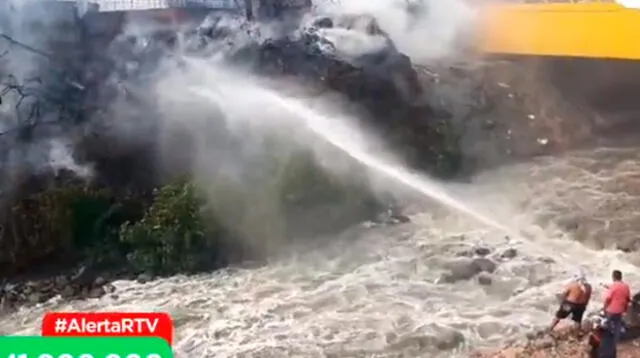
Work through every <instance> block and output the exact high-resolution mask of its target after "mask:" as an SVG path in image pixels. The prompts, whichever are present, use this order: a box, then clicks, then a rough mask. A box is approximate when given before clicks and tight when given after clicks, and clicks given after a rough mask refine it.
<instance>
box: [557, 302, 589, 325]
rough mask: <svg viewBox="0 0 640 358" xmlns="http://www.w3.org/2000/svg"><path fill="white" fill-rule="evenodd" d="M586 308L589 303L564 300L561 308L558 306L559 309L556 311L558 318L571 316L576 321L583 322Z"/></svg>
mask: <svg viewBox="0 0 640 358" xmlns="http://www.w3.org/2000/svg"><path fill="white" fill-rule="evenodd" d="M586 309H587V305H585V304H578V303H573V302H567V301H564V302H562V303H561V304H560V308H558V311H557V312H556V318H558V319H565V318H567V317H569V316H571V319H572V320H573V321H574V322H576V323H581V322H582V317H583V316H584V311H585V310H586Z"/></svg>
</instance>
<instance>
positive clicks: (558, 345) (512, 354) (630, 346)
mask: <svg viewBox="0 0 640 358" xmlns="http://www.w3.org/2000/svg"><path fill="white" fill-rule="evenodd" d="M587 339H588V337H587V335H586V334H585V333H584V332H580V333H578V334H575V333H572V332H571V330H569V329H566V328H565V329H559V330H558V331H556V332H554V333H553V334H551V335H548V336H542V337H530V338H527V340H526V342H524V343H521V344H514V345H509V346H506V347H503V348H501V349H497V350H488V351H482V352H475V353H473V354H472V355H471V356H470V358H587V357H589V347H588V343H587ZM617 356H618V358H636V357H639V356H640V339H635V340H626V341H624V342H622V343H620V344H619V345H618V355H617Z"/></svg>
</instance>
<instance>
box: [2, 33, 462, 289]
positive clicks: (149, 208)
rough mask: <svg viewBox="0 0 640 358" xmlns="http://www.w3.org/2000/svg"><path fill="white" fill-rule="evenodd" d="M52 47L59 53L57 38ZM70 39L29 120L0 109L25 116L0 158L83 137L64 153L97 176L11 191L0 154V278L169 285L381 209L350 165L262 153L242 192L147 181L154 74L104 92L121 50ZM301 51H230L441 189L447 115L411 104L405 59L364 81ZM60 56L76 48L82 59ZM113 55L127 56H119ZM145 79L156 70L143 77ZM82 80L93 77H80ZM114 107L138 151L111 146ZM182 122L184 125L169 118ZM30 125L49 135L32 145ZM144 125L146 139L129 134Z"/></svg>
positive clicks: (17, 89) (236, 185)
mask: <svg viewBox="0 0 640 358" xmlns="http://www.w3.org/2000/svg"><path fill="white" fill-rule="evenodd" d="M76 30H79V29H76ZM81 33H82V36H89V35H90V34H88V33H85V32H81ZM49 35H50V36H51V39H56V40H59V39H58V38H57V35H56V32H55V31H53V30H52V32H51V33H50V34H49ZM114 35H115V33H114ZM78 36H79V37H80V40H77V39H75V37H74V38H72V37H71V36H67V37H65V36H59V37H60V38H67V39H68V41H69V43H64V44H59V43H58V41H55V44H56V45H55V46H54V47H53V48H47V50H50V51H49V52H50V53H51V54H52V55H51V56H52V59H62V58H64V59H66V57H64V56H65V55H68V56H74V57H73V59H68V61H67V60H65V61H58V62H63V63H66V64H67V67H69V68H66V70H67V71H60V68H55V67H53V65H51V64H53V63H58V62H56V61H50V62H49V65H44V64H42V65H39V66H42V68H39V69H38V73H39V74H41V75H42V76H43V78H45V80H44V81H42V82H43V83H44V84H42V85H41V86H40V87H42V88H40V87H38V88H39V90H38V91H34V93H36V95H37V96H39V97H38V99H37V100H36V101H35V102H33V103H35V104H34V105H33V108H26V107H24V106H23V108H22V110H20V108H18V105H17V104H15V103H13V102H12V101H10V100H6V98H5V99H3V103H0V105H3V106H4V107H3V108H2V109H8V108H9V107H8V106H11V105H15V106H16V108H17V112H23V113H22V114H23V115H24V114H27V115H28V116H29V120H26V121H25V123H24V124H23V125H21V126H20V125H19V126H18V127H17V129H16V130H13V131H12V132H11V133H10V135H9V134H7V133H6V132H5V133H0V149H3V151H4V152H8V151H9V150H8V148H9V149H11V150H13V149H12V148H18V149H17V150H16V152H17V153H18V154H17V155H18V156H20V155H22V151H23V149H24V148H29V147H30V146H38V145H39V141H40V140H42V138H46V139H51V138H52V137H53V138H55V137H56V136H58V135H60V133H65V136H66V134H69V132H73V133H72V135H69V136H70V137H71V136H73V135H75V136H76V139H78V138H77V137H80V140H78V141H77V142H78V143H76V148H74V149H75V151H74V154H76V155H77V156H78V157H80V158H81V159H82V160H83V162H85V163H90V164H92V165H95V166H96V167H97V168H98V170H97V171H96V175H95V176H94V177H93V178H91V182H90V183H88V182H86V181H84V180H82V178H77V177H75V176H73V174H72V173H65V172H62V173H54V172H47V173H40V172H35V171H30V170H25V171H24V172H21V173H20V175H18V176H17V177H16V178H17V179H16V180H13V177H14V176H15V175H14V173H7V172H5V171H8V170H13V169H8V168H10V167H9V165H5V164H6V163H8V162H9V159H7V158H10V157H11V156H10V155H6V156H2V155H0V179H4V178H9V177H11V178H12V180H11V182H10V183H9V184H8V185H7V184H6V183H5V181H4V180H0V185H1V186H2V187H0V190H3V192H2V193H1V194H2V195H3V196H2V197H0V276H2V275H3V274H8V275H14V274H16V273H21V272H29V271H32V270H33V269H34V268H36V267H47V266H49V265H54V266H56V267H59V265H60V264H62V265H63V266H64V265H65V264H66V265H69V266H75V265H77V264H78V263H81V262H82V263H85V264H89V265H90V266H93V267H100V268H104V269H107V270H111V269H114V268H115V269H116V270H118V271H120V270H125V271H127V272H131V273H138V272H150V273H154V274H167V275H168V274H173V273H177V272H198V271H202V270H210V269H214V268H217V267H220V266H224V265H227V264H229V263H230V262H234V261H237V260H242V259H245V258H250V259H259V258H262V257H264V256H265V255H271V254H273V253H277V252H278V251H279V250H281V249H282V247H285V246H287V245H289V244H291V241H292V240H294V238H295V239H296V240H299V239H302V238H311V239H313V238H314V237H318V236H321V235H326V234H330V233H332V232H337V231H340V230H342V229H344V228H346V227H347V226H349V225H352V224H354V223H357V222H359V221H363V220H366V219H370V218H372V217H374V216H375V215H376V214H377V213H379V211H380V209H381V206H383V205H384V204H383V203H381V202H380V200H379V199H378V198H377V197H376V195H375V194H374V193H373V192H372V191H371V189H370V188H369V186H368V183H367V179H366V175H365V174H366V173H364V170H365V169H363V168H362V167H360V166H358V165H357V164H355V163H351V164H350V165H348V166H347V167H348V169H347V170H346V171H348V172H349V175H347V176H343V175H333V174H331V172H330V171H327V170H326V169H325V168H323V167H322V166H321V165H320V163H318V161H317V160H316V158H315V157H314V156H313V155H312V154H311V153H309V152H307V151H304V150H301V149H299V148H298V149H296V150H294V151H289V150H285V151H284V152H282V151H279V150H273V149H271V148H264V155H263V156H262V157H261V158H260V160H257V164H256V165H255V167H256V168H258V169H256V168H252V170H251V173H252V174H251V175H252V176H250V177H248V178H246V179H244V178H243V180H242V181H241V182H238V181H236V180H233V179H231V178H227V177H225V176H224V175H221V174H219V173H209V174H210V176H209V177H206V178H203V177H202V175H200V176H194V177H192V176H184V170H177V172H178V173H176V172H172V173H169V175H178V176H180V178H177V179H176V178H173V179H171V180H166V179H165V177H164V176H161V175H156V173H152V171H153V169H151V168H153V167H154V165H155V164H157V163H156V162H155V159H158V158H156V156H157V155H158V154H157V149H158V147H159V146H161V144H165V143H158V142H157V140H158V141H161V140H162V139H157V138H156V137H155V136H156V135H157V134H158V133H157V131H159V129H158V127H161V125H160V123H159V122H160V118H163V117H166V116H169V115H168V114H166V113H158V112H159V111H160V109H159V108H158V103H156V102H154V101H149V102H147V99H146V96H144V95H140V94H139V93H137V92H136V91H135V89H136V88H138V90H139V88H147V87H145V86H147V85H148V84H147V83H146V82H144V81H146V80H145V78H148V77H153V76H152V75H154V74H155V73H153V71H151V70H149V71H151V74H146V73H145V76H143V75H142V74H139V73H134V74H130V73H125V74H121V75H122V76H124V77H123V78H119V79H118V80H114V78H118V77H117V76H118V74H119V73H120V72H123V71H120V70H117V68H116V67H117V66H116V67H109V66H115V64H114V62H117V61H113V59H111V58H108V55H105V54H104V48H108V47H109V46H108V45H109V44H111V45H113V43H114V42H117V41H118V39H114V38H109V36H104V37H101V38H99V39H95V38H90V37H87V38H83V37H82V36H80V34H79V35H78ZM120 40H123V41H122V42H121V43H117V45H118V46H121V47H122V48H119V47H118V46H114V48H119V50H118V51H121V52H123V53H125V54H128V55H130V57H131V58H132V59H133V60H132V61H134V60H135V61H134V62H138V64H145V63H155V61H157V60H158V52H157V48H156V47H157V46H156V47H154V46H148V47H145V48H144V49H140V48H138V47H135V44H136V42H135V41H129V40H131V39H126V38H125V39H120ZM211 40H212V39H206V41H205V42H207V41H211ZM307 40H309V41H307ZM311 40H313V39H302V40H298V41H297V42H296V43H294V42H295V41H294V40H292V39H289V40H286V41H289V42H286V41H285V42H284V43H267V44H261V45H258V44H256V46H257V47H256V51H255V53H246V51H240V52H241V53H242V56H243V58H245V59H246V61H247V62H251V63H253V62H255V63H258V64H260V66H257V68H256V69H255V71H256V72H257V73H260V74H263V75H267V76H278V75H285V76H292V77H296V78H303V79H304V78H306V79H307V80H308V81H311V82H312V83H315V84H316V85H317V86H318V87H321V88H326V89H328V90H331V91H335V92H339V93H341V94H342V95H344V97H345V98H347V99H348V100H349V101H350V102H351V103H354V104H356V105H358V106H359V108H362V109H364V110H365V112H364V113H365V115H363V117H364V118H365V120H366V121H367V124H369V125H371V126H372V127H374V128H375V131H376V133H377V134H379V135H380V136H381V137H382V138H385V139H386V141H387V142H388V143H390V145H391V146H392V147H393V148H394V149H396V150H397V151H398V152H399V154H400V156H401V157H402V158H403V159H404V160H405V161H406V162H407V163H408V164H409V165H410V166H411V167H413V168H417V169H420V170H424V171H428V172H430V173H432V174H436V175H443V176H444V175H446V176H451V175H455V174H456V173H457V172H458V170H459V167H460V162H461V157H460V151H459V144H458V138H457V136H456V134H455V133H454V132H453V131H452V130H451V127H450V125H449V123H448V121H447V114H446V113H444V114H443V113H435V112H434V111H433V109H432V108H430V107H429V106H427V105H417V104H415V103H420V101H417V100H416V98H418V97H420V96H421V95H422V90H421V88H420V84H419V83H417V78H416V74H415V71H414V70H413V68H412V66H411V62H410V61H409V60H408V58H406V56H404V55H402V54H400V53H398V52H397V51H395V50H393V51H389V52H385V53H381V54H380V55H381V56H382V58H384V59H386V60H385V61H383V62H384V63H385V65H384V66H386V67H384V68H385V69H384V70H381V68H380V63H379V62H380V61H379V59H378V57H377V56H374V57H375V58H371V59H370V61H371V63H372V65H371V66H370V69H367V70H365V69H364V68H360V67H358V66H354V65H351V64H349V63H348V62H346V61H340V60H338V59H335V58H332V57H330V56H326V55H324V54H323V53H322V52H319V51H316V50H315V49H314V48H313V46H309V44H311V43H314V41H311ZM78 41H79V42H78ZM83 41H86V42H83ZM96 41H97V42H96ZM157 41H160V40H158V39H150V44H154V43H155V42H157ZM291 41H294V42H291ZM96 43H99V44H101V45H96ZM63 45H64V46H63ZM156 45H158V44H156ZM161 45H167V44H161ZM161 47H162V46H161ZM68 49H75V50H77V51H78V52H80V53H81V54H82V56H78V55H77V53H76V52H74V51H67V50H68ZM143 50H144V51H143ZM127 51H129V52H131V53H128V52H127ZM140 51H142V53H141V52H140ZM145 51H146V52H145ZM249 52H250V51H249ZM9 55H10V54H9ZM117 56H123V54H122V53H120V52H118V53H117ZM242 56H241V57H242ZM125 57H126V56H125ZM118 58H119V57H118ZM235 62H237V61H234V63H235ZM0 64H1V63H0ZM118 65H122V64H118ZM47 66H52V67H51V68H48V67H47ZM92 66H94V67H95V68H93V67H92ZM0 67H1V66H0ZM103 67H104V68H103ZM146 67H153V66H151V65H149V66H140V68H143V69H144V68H146ZM89 68H92V70H90V71H87V69H89ZM373 70H375V71H376V74H375V75H374V73H372V72H371V71H373ZM378 74H383V76H378ZM45 75H46V76H45ZM72 75H73V76H72ZM136 75H139V76H138V77H139V78H137V77H136ZM147 75H148V76H147ZM96 76H97V77H96ZM5 77H7V74H6V73H4V74H3V73H1V72H0V78H2V79H6V78H5ZM14 80H15V79H14ZM119 81H120V82H124V83H128V84H131V86H123V87H126V88H128V89H131V91H125V92H126V93H124V94H123V93H122V88H120V86H119V85H116V84H117V83H120V82H119ZM76 82H78V83H85V84H87V83H88V84H90V85H89V86H86V87H85V88H83V89H82V90H79V89H78V88H77V87H76V86H74V85H73V83H76ZM399 82H400V83H401V84H398V83H399ZM24 86H25V85H24V84H17V83H15V84H14V83H12V84H11V85H7V86H6V88H2V94H3V95H4V94H6V93H7V91H10V92H11V93H17V94H16V96H18V95H19V96H18V97H17V98H18V100H17V101H15V102H17V103H18V104H19V103H21V102H22V99H24V94H23V92H24V91H22V89H23V87H24ZM400 87H402V88H405V91H401V90H400ZM404 92H407V93H404ZM51 94H56V96H52V95H51ZM40 97H41V98H40ZM111 102H116V104H117V105H118V106H120V105H122V106H123V107H124V108H127V109H129V110H130V111H123V112H124V114H123V115H125V116H131V117H130V118H124V119H122V118H118V121H119V122H120V123H122V122H126V123H127V126H131V127H132V128H134V127H135V128H134V129H131V130H130V132H136V133H139V132H143V133H145V136H144V138H136V139H135V140H134V141H136V143H135V144H131V143H125V142H127V140H130V138H117V136H116V138H113V137H110V134H109V133H108V132H109V130H110V129H111V128H110V125H111V124H112V123H113V122H115V121H116V120H115V119H113V118H105V117H110V116H113V117H117V116H118V115H121V114H119V113H116V114H114V113H110V112H109V110H108V109H109V108H110V103H111ZM25 103H31V102H29V101H26V102H25ZM10 112H11V110H7V111H6V113H5V112H0V121H2V122H3V123H4V121H5V120H6V122H7V123H9V122H10V123H13V121H15V120H16V118H20V116H19V115H18V114H16V115H14V116H12V115H11V114H10ZM43 113H47V115H49V116H51V117H55V116H57V118H58V119H57V120H56V121H54V122H47V121H42V122H39V120H40V117H38V116H42V117H44V114H43ZM189 113H191V112H189ZM367 113H368V114H367ZM32 115H33V116H32ZM181 115H188V114H185V113H179V114H176V116H181ZM23 117H24V116H23ZM32 117H33V118H32ZM184 119H189V120H191V119H192V118H182V119H181V120H180V122H181V121H182V120H184ZM101 121H104V122H105V123H101ZM34 123H36V124H38V126H40V127H41V128H42V127H47V128H44V129H42V130H41V131H40V132H39V131H38V130H36V129H35V127H36V124H34ZM42 123H48V124H42ZM145 125H148V127H149V128H146V127H145V128H143V129H141V128H140V127H136V126H145ZM51 128H54V129H53V130H49V129H51ZM56 130H57V132H56ZM213 132H215V133H214V134H216V135H217V136H219V137H216V138H207V141H210V142H215V141H219V142H227V138H223V134H222V132H223V129H222V128H217V127H216V129H215V130H214V131H213ZM105 133H106V134H105ZM120 134H122V133H120ZM200 134H202V133H200ZM127 135H129V133H126V135H123V137H127ZM207 135H208V134H207ZM132 136H133V135H132ZM171 137H172V140H175V141H177V142H180V143H179V145H177V146H176V148H172V149H175V150H176V151H179V152H180V154H183V153H187V152H189V149H188V147H189V146H190V144H192V142H193V140H192V139H193V138H190V137H188V136H185V137H181V136H177V135H176V136H174V135H171ZM176 138H180V139H176ZM229 141H231V140H229ZM223 149H227V150H228V149H229V148H223ZM24 152H25V153H27V152H29V151H28V150H27V149H24ZM26 156H27V155H25V158H21V160H22V159H24V162H25V163H26V162H28V161H29V160H28V159H27V158H26ZM336 156H337V154H336ZM179 157H180V158H181V159H184V162H189V161H191V160H193V159H194V158H192V157H190V156H189V155H186V156H185V158H182V157H181V156H179ZM181 159H179V161H182V160H181ZM333 159H337V158H332V160H333ZM160 161H161V160H158V162H160ZM181 164H184V166H185V167H189V164H185V163H181ZM25 166H26V165H25ZM182 169H185V168H182ZM186 169H187V171H188V170H190V169H192V168H186ZM140 178H142V179H140ZM7 182H9V180H7ZM52 274H53V273H52ZM0 278H1V277H0Z"/></svg>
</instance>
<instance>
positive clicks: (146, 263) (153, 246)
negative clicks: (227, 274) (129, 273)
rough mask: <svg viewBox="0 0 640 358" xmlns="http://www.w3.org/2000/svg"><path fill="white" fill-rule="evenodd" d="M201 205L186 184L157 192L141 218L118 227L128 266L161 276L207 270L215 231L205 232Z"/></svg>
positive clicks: (214, 249)
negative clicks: (125, 250)
mask: <svg viewBox="0 0 640 358" xmlns="http://www.w3.org/2000/svg"><path fill="white" fill-rule="evenodd" d="M204 204H205V201H204V198H203V197H202V196H201V195H200V193H199V192H198V190H197V188H196V187H195V185H194V184H193V183H191V182H188V181H177V182H175V183H172V184H168V185H165V186H163V187H161V188H160V189H159V190H157V192H156V195H155V197H154V201H153V203H152V204H151V206H150V207H149V208H148V210H147V211H146V213H145V215H144V217H143V218H142V219H141V220H139V221H137V222H133V223H125V224H123V225H122V227H121V228H120V232H119V238H120V241H121V242H122V243H123V244H125V245H126V247H127V251H128V254H127V258H128V260H129V263H130V264H131V265H132V266H133V267H134V268H135V269H136V270H139V271H151V272H154V273H163V274H169V273H175V272H195V271H199V270H202V269H206V268H209V267H211V266H212V265H213V264H214V263H215V262H216V258H217V250H218V243H217V241H216V236H217V235H216V233H215V231H214V230H210V229H209V228H211V227H212V226H207V225H205V222H204V218H203V215H202V209H203V208H204ZM214 229H215V228H214ZM218 229H219V228H218ZM218 234H220V235H221V233H218Z"/></svg>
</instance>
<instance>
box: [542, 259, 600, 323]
mask: <svg viewBox="0 0 640 358" xmlns="http://www.w3.org/2000/svg"><path fill="white" fill-rule="evenodd" d="M560 296H561V299H562V302H560V307H559V308H558V311H557V312H556V315H555V317H553V320H552V321H551V326H550V327H549V329H548V331H549V332H552V331H553V330H554V328H555V327H556V326H557V325H558V323H559V322H560V320H561V319H565V318H568V317H569V316H571V319H572V320H573V322H574V327H576V328H577V327H580V324H581V323H582V318H583V317H584V312H585V310H586V309H587V305H588V304H589V301H590V300H591V284H589V282H587V279H586V277H585V276H584V273H583V272H582V271H581V270H578V271H577V272H576V273H575V274H574V275H573V277H572V279H571V281H570V282H569V284H567V285H566V286H565V288H564V291H562V294H561V295H560Z"/></svg>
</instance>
